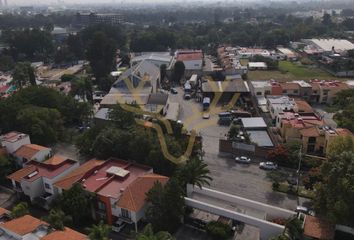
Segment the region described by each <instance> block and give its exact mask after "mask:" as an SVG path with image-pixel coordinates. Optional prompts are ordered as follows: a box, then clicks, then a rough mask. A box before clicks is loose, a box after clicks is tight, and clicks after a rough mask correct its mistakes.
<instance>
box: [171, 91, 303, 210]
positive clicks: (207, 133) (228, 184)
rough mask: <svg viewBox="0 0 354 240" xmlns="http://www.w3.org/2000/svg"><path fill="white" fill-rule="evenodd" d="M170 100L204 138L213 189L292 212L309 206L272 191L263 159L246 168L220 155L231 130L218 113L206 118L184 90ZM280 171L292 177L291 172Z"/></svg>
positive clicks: (185, 121) (205, 156) (199, 104)
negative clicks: (185, 96)
mask: <svg viewBox="0 0 354 240" xmlns="http://www.w3.org/2000/svg"><path fill="white" fill-rule="evenodd" d="M171 100H172V101H175V102H178V103H180V106H181V114H180V117H179V119H180V120H182V122H183V123H184V125H185V127H186V128H187V129H188V130H191V129H195V130H197V132H198V133H199V134H200V135H201V136H202V139H203V151H204V153H205V154H204V157H203V159H204V161H205V163H207V164H208V168H209V170H210V172H211V177H212V178H213V181H212V182H211V186H210V188H213V189H215V190H218V191H222V192H226V193H229V194H234V195H237V196H240V197H244V198H249V199H252V200H255V201H259V202H262V203H266V204H270V205H275V206H278V207H282V208H286V209H289V210H294V209H295V208H296V206H297V205H302V204H304V205H308V204H309V201H308V199H305V198H300V197H296V196H293V195H287V194H284V193H279V192H274V191H273V190H272V183H271V181H270V180H269V179H268V178H267V177H266V175H267V172H266V171H264V170H261V169H259V167H258V163H257V162H260V161H265V159H264V158H258V159H252V160H253V161H255V162H256V163H254V164H250V165H243V164H238V163H235V162H234V160H233V159H232V158H230V157H225V156H222V155H220V154H219V139H220V138H225V136H226V135H227V133H228V130H229V127H228V126H220V125H218V124H217V119H218V115H217V110H216V111H214V113H213V111H212V110H211V114H210V119H207V120H206V119H203V118H202V114H201V112H202V105H201V103H197V102H196V101H195V100H194V99H190V100H188V101H187V100H183V89H182V88H178V94H176V95H171ZM279 171H285V172H286V173H289V175H290V174H291V172H289V170H279Z"/></svg>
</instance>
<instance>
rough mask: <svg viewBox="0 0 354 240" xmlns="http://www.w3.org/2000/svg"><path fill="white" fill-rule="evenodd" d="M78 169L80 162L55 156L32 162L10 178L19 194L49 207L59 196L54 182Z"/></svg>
mask: <svg viewBox="0 0 354 240" xmlns="http://www.w3.org/2000/svg"><path fill="white" fill-rule="evenodd" d="M77 167H79V163H78V162H76V161H74V160H71V159H67V158H65V157H62V156H58V155H54V156H53V157H51V158H49V159H48V160H46V161H44V162H37V161H30V162H28V163H27V164H26V165H25V166H24V167H23V168H22V169H20V170H18V171H16V172H14V173H12V174H11V175H9V176H8V178H9V179H10V180H11V182H12V186H13V188H14V189H15V190H16V191H17V192H19V193H23V194H24V195H26V196H28V197H29V199H30V200H31V201H34V200H36V201H38V200H39V201H41V203H42V206H43V207H47V206H48V203H50V202H51V201H52V200H53V199H54V197H55V196H57V194H58V190H57V188H54V186H53V184H54V182H56V181H57V180H59V179H60V178H61V177H63V176H65V175H67V174H68V173H70V172H71V171H73V170H74V169H76V168H77Z"/></svg>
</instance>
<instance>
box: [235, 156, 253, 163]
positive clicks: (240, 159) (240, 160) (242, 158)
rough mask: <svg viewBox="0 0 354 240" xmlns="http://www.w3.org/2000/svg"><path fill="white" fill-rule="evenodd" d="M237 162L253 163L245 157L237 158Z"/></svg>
mask: <svg viewBox="0 0 354 240" xmlns="http://www.w3.org/2000/svg"><path fill="white" fill-rule="evenodd" d="M235 162H239V163H250V162H251V158H248V157H245V156H241V157H236V158H235Z"/></svg>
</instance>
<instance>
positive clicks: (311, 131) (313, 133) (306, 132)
mask: <svg viewBox="0 0 354 240" xmlns="http://www.w3.org/2000/svg"><path fill="white" fill-rule="evenodd" d="M300 133H301V135H302V136H304V137H318V136H320V133H319V131H318V129H317V127H309V128H304V129H301V130H300Z"/></svg>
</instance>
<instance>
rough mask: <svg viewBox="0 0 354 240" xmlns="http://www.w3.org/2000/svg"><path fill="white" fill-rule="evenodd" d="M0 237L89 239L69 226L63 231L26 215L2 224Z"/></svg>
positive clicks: (10, 238)
mask: <svg viewBox="0 0 354 240" xmlns="http://www.w3.org/2000/svg"><path fill="white" fill-rule="evenodd" d="M0 239H4V240H12V239H17V240H27V239H31V240H88V237H87V236H86V235H85V234H82V233H79V232H77V231H74V230H72V229H70V228H67V227H65V228H64V230H62V231H61V230H56V229H53V228H51V227H50V226H49V224H48V223H46V222H44V221H42V220H40V219H38V218H35V217H32V216H30V215H25V216H23V217H19V218H16V219H13V220H9V221H7V222H5V223H3V224H0Z"/></svg>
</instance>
